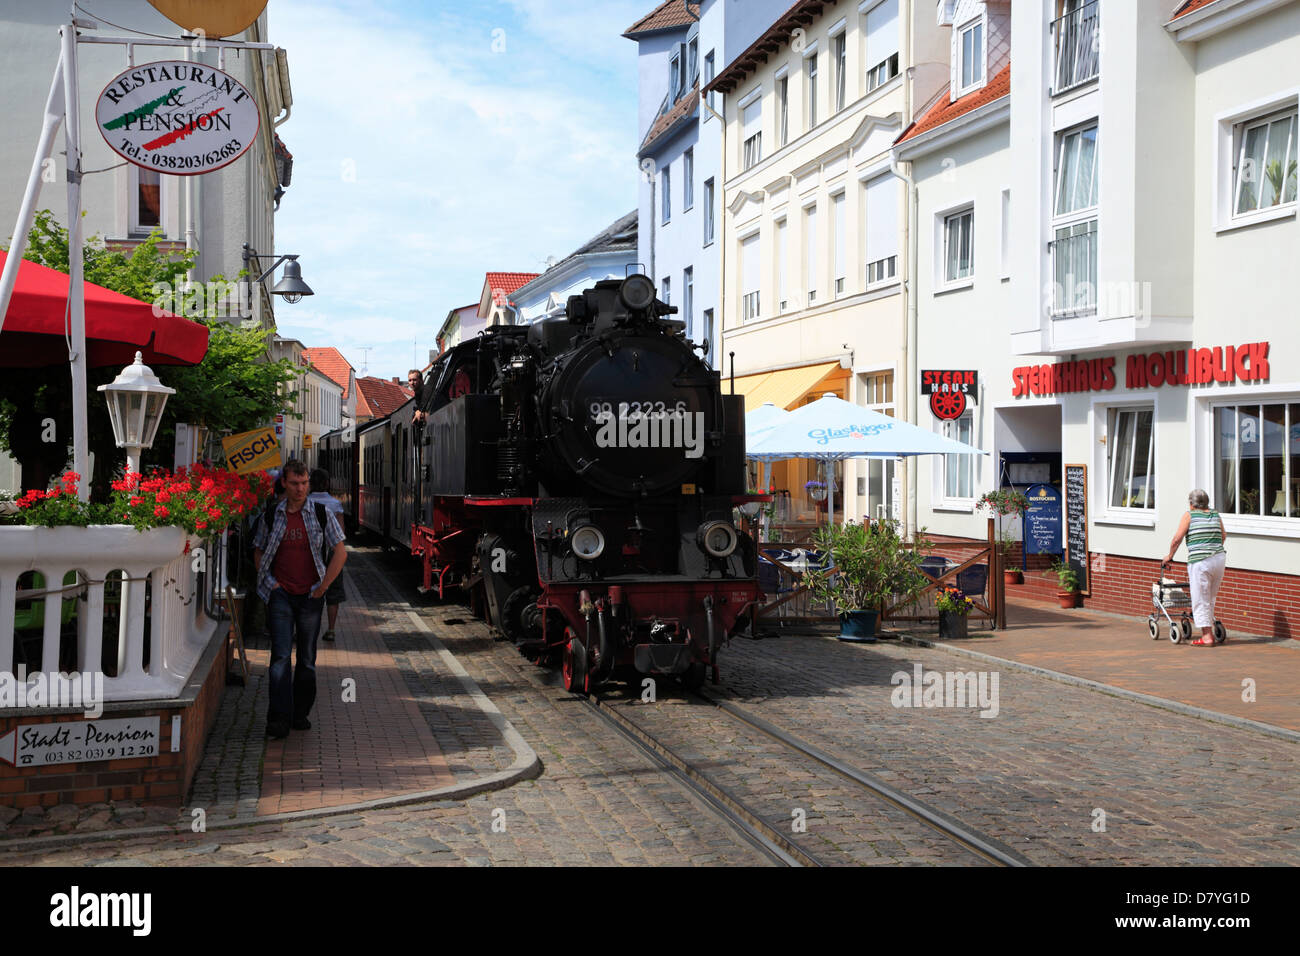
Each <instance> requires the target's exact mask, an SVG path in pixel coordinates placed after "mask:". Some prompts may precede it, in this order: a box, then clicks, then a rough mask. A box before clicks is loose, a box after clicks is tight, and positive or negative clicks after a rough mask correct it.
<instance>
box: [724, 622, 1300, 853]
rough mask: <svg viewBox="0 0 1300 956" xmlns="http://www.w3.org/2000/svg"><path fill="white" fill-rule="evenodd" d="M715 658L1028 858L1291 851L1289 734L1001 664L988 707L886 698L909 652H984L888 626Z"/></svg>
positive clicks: (1297, 795) (950, 662)
mask: <svg viewBox="0 0 1300 956" xmlns="http://www.w3.org/2000/svg"><path fill="white" fill-rule="evenodd" d="M725 660H726V675H727V676H726V678H725V679H724V685H723V688H722V689H721V694H720V696H722V697H723V698H724V699H730V700H733V701H735V702H736V703H738V704H742V705H743V706H744V707H745V708H746V709H748V710H750V711H752V712H754V713H756V714H757V715H758V716H761V717H763V718H765V719H767V720H769V721H771V722H772V723H774V724H777V725H778V726H781V727H784V728H786V729H788V730H790V731H791V732H793V733H795V734H797V735H799V736H801V737H803V738H804V739H805V740H807V741H808V742H809V743H811V744H813V745H815V746H819V747H823V748H825V749H826V750H828V751H830V752H832V753H834V754H836V755H838V756H840V757H842V758H844V759H845V760H847V761H848V762H849V763H850V764H852V765H854V766H857V767H859V768H861V769H862V770H865V771H867V772H869V773H873V774H875V775H877V776H879V777H880V778H882V779H884V780H886V781H888V782H890V783H892V784H894V785H895V786H897V787H899V788H900V789H902V790H904V791H905V792H908V793H911V794H912V795H913V796H916V797H917V798H919V799H922V800H924V801H925V802H927V803H929V804H930V805H931V806H933V807H936V808H938V809H941V810H943V811H945V812H947V813H949V814H951V815H953V816H955V817H957V818H958V819H960V820H962V821H963V822H964V823H966V824H968V825H970V826H972V827H974V828H975V829H977V830H980V831H982V832H984V833H986V834H988V835H989V836H991V837H993V838H995V839H999V840H1001V841H1003V842H1004V843H1006V844H1007V845H1009V846H1010V847H1012V848H1013V849H1016V850H1019V851H1020V852H1021V853H1023V854H1024V855H1025V856H1026V857H1028V858H1029V859H1030V860H1032V861H1034V862H1035V863H1039V864H1063V863H1076V864H1077V863H1082V864H1092V863H1113V864H1162V865H1177V864H1183V863H1191V864H1235V865H1251V864H1261V863H1272V864H1286V863H1290V864H1294V863H1296V862H1297V860H1300V830H1297V819H1300V746H1298V745H1296V744H1295V743H1293V742H1290V741H1287V740H1280V739H1277V738H1273V737H1269V736H1266V735H1263V734H1260V733H1257V732H1255V731H1252V730H1247V729H1238V728H1235V727H1225V726H1222V725H1216V724H1212V723H1209V722H1207V721H1203V720H1198V719H1195V718H1192V717H1188V716H1186V715H1182V714H1176V713H1171V712H1168V711H1164V710H1161V709H1157V708H1154V707H1149V706H1146V705H1143V704H1139V703H1136V702H1133V701H1129V700H1124V699H1122V698H1116V697H1112V696H1109V695H1104V694H1099V693H1097V692H1096V691H1092V690H1088V689H1086V688H1080V687H1072V686H1069V685H1064V684H1061V683H1059V682H1055V681H1051V680H1046V679H1043V678H1040V677H1037V676H1035V675H1032V674H1027V673H1024V672H1020V671H1016V670H1013V669H1011V668H1003V669H1002V670H1001V671H1000V672H998V676H999V684H998V698H999V700H998V703H999V707H998V711H997V714H996V716H994V717H989V718H984V717H981V716H979V711H978V710H977V709H974V708H955V707H933V708H927V707H921V708H913V707H903V708H899V707H895V706H894V705H893V704H892V702H891V696H892V694H893V692H894V691H895V690H897V689H898V688H897V686H896V685H895V684H894V683H892V682H891V681H892V679H893V678H894V675H895V674H898V673H900V672H902V673H905V674H907V675H908V676H909V678H910V677H912V676H913V675H914V670H913V665H914V664H917V663H919V664H920V665H921V666H922V668H923V670H924V671H938V672H940V673H949V672H969V671H974V670H977V669H990V668H995V665H993V664H989V663H983V662H974V661H972V660H970V659H969V658H965V657H961V656H958V655H955V654H950V653H947V652H944V651H942V650H939V649H927V648H918V647H912V646H902V645H898V644H894V643H892V642H880V643H877V644H873V645H848V644H842V643H840V642H838V641H835V640H833V639H829V638H824V637H814V636H793V635H790V636H783V637H780V638H778V639H770V640H760V641H750V640H737V641H733V642H732V643H731V645H730V647H729V648H728V649H727V657H726V659H725ZM1099 811H1100V812H1099ZM1102 814H1104V818H1103V817H1102ZM1103 821H1104V825H1105V830H1104V831H1100V830H1096V829H1094V825H1098V826H1099V825H1100V823H1101V822H1103Z"/></svg>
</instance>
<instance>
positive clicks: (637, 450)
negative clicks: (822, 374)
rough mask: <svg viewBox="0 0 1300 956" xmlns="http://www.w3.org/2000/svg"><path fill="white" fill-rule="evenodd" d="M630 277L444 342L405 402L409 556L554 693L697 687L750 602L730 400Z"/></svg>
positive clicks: (751, 563)
mask: <svg viewBox="0 0 1300 956" xmlns="http://www.w3.org/2000/svg"><path fill="white" fill-rule="evenodd" d="M675 311H676V310H675V309H673V308H671V307H669V306H667V305H665V304H664V303H662V302H660V301H658V300H657V299H656V297H655V290H654V285H653V283H652V282H651V281H650V280H649V279H648V278H647V277H645V276H643V275H634V276H631V277H629V278H627V279H624V280H622V281H618V280H608V281H603V282H598V283H597V284H596V285H595V287H594V288H591V289H587V290H586V291H585V292H584V293H583V294H582V295H579V296H572V297H571V298H570V299H569V301H568V304H567V308H566V310H565V314H563V315H560V316H556V317H552V318H546V319H543V320H541V321H538V322H536V323H534V324H532V325H529V326H500V327H494V328H490V329H488V330H486V331H485V332H484V333H482V334H480V335H479V336H478V337H476V338H475V339H473V340H471V341H468V342H464V343H461V344H460V345H458V346H455V347H454V348H452V349H450V350H449V351H448V352H446V353H445V354H444V355H442V356H441V357H440V358H439V360H438V361H437V362H436V363H435V364H434V365H433V367H432V368H431V369H430V371H429V374H428V377H427V379H426V380H425V383H424V386H423V388H422V394H421V396H420V401H419V404H420V410H421V411H423V412H424V415H425V416H426V417H425V421H424V427H423V430H422V433H420V439H419V441H418V443H417V445H416V448H415V451H417V452H418V458H417V460H416V465H415V473H416V474H417V475H418V478H417V482H416V483H417V485H418V493H417V495H416V509H417V512H418V514H419V520H417V521H415V522H414V526H413V527H412V529H411V532H410V534H411V538H410V544H411V548H412V551H413V552H414V553H415V554H416V555H417V556H418V557H420V558H421V559H422V561H423V568H424V586H425V588H428V589H437V590H438V591H439V592H440V593H443V594H446V593H447V592H448V590H449V588H451V587H452V586H456V585H459V586H461V587H465V588H469V589H470V590H471V591H472V592H473V593H474V594H475V595H476V596H477V599H478V600H479V601H480V602H481V609H482V611H483V613H484V614H485V615H486V617H487V618H488V620H489V622H490V623H491V624H492V625H493V626H494V627H495V628H497V629H498V630H499V631H500V633H501V634H503V635H504V636H506V637H508V638H510V639H511V640H513V641H514V642H515V643H516V644H518V645H519V646H520V647H521V649H523V650H524V651H525V652H527V653H529V654H534V655H538V656H542V655H557V656H560V657H561V658H562V660H563V673H564V681H565V686H566V687H567V688H569V689H570V690H574V691H586V690H588V689H590V688H592V687H594V686H595V685H597V684H599V683H600V682H602V681H604V680H607V679H609V678H611V677H621V678H630V677H635V676H636V675H637V674H669V675H677V676H679V677H680V678H681V679H682V680H683V681H684V682H685V683H686V684H688V685H698V684H699V683H702V682H703V680H704V678H705V675H706V672H707V670H708V669H709V668H712V671H713V677H714V680H716V679H717V658H718V649H719V647H720V646H721V644H722V642H723V641H724V640H725V639H726V638H727V637H728V636H729V635H730V634H731V633H732V632H733V631H734V629H735V628H736V627H737V625H738V623H739V622H741V621H742V619H743V618H744V617H745V616H747V614H748V612H749V610H750V608H751V606H752V605H753V604H754V602H756V601H757V600H758V598H759V591H758V587H757V583H756V580H755V569H756V568H755V549H754V546H753V543H752V542H751V541H750V539H749V538H748V537H747V536H746V535H744V534H743V533H742V532H740V531H739V530H738V529H737V528H736V527H735V526H734V524H733V521H732V508H733V506H734V505H736V504H738V503H742V502H744V501H747V500H750V499H749V498H747V497H746V493H745V492H746V488H745V484H746V479H745V467H744V447H745V437H744V405H743V399H742V398H741V397H740V396H728V395H724V394H722V388H721V383H720V381H719V376H718V373H717V372H715V371H713V370H712V369H710V368H709V366H708V365H707V364H706V363H705V362H704V361H703V360H702V359H701V358H700V357H699V356H698V355H697V354H696V346H694V345H693V344H692V343H691V342H689V341H688V340H687V339H686V337H685V335H684V333H683V323H681V322H680V321H677V320H674V319H671V318H668V316H670V315H671V314H673V313H674V312H675Z"/></svg>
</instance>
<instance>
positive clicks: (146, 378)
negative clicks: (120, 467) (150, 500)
mask: <svg viewBox="0 0 1300 956" xmlns="http://www.w3.org/2000/svg"><path fill="white" fill-rule="evenodd" d="M99 390H100V391H101V392H104V393H105V398H106V399H107V400H108V416H109V418H110V419H112V422H113V438H114V439H115V440H116V441H117V447H118V448H125V449H126V450H127V452H126V457H127V468H129V469H130V470H131V471H134V472H139V470H140V450H141V449H143V448H149V447H151V446H152V445H153V439H154V435H156V434H157V433H158V425H159V423H160V422H162V413H163V408H165V407H166V405H167V396H168V395H174V394H175V393H176V389H174V388H168V387H167V386H166V385H164V384H163V383H162V382H160V381H158V376H157V375H155V374H154V373H153V371H152V370H151V369H150V368H149V366H147V365H145V364H144V359H143V356H142V355H141V354H140V353H139V352H136V353H135V361H134V362H133V363H131V364H130V365H128V366H127V367H126V368H124V369H122V372H121V374H120V375H118V376H117V378H115V379H114V380H113V383H112V384H111V385H101V386H99Z"/></svg>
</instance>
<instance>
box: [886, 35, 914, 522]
mask: <svg viewBox="0 0 1300 956" xmlns="http://www.w3.org/2000/svg"><path fill="white" fill-rule="evenodd" d="M906 22H907V34H908V36H907V44H906V46H907V50H908V59H909V60H910V59H911V53H912V50H911V33H912V25H911V21H910V20H907V21H906ZM914 69H915V68H914V67H912V66H909V67H908V68H907V72H908V78H907V82H906V83H904V84H903V115H904V117H906V119H907V122H909V123H910V122H911V121H912V79H913V75H914ZM907 165H908V169H909V172H908V173H904V172H903V170H902V169H901V168H900V166H899V164H898V155H897V154H896V153H894V152H893V151H892V150H891V151H890V154H889V171H890V172H891V173H893V174H894V175H895V176H897V177H898V178H899V179H901V180H903V182H905V183H907V280H906V282H905V283H904V285H903V294H904V296H905V298H906V301H907V309H906V317H905V319H904V323H905V324H904V328H903V374H904V375H905V376H906V380H905V382H904V386H903V387H902V388H900V389H898V394H899V395H900V396H902V397H903V400H904V401H903V406H904V407H903V415H904V420H905V421H906V422H907V423H908V424H909V425H915V424H917V402H916V401H915V400H914V397H915V396H914V394H913V391H914V389H915V390H918V394H919V388H920V386H919V384H918V382H919V376H918V374H917V356H916V350H917V314H916V312H917V310H916V303H917V293H916V281H917V256H918V251H919V248H920V241H919V240H920V234H919V232H918V231H917V230H918V225H917V220H918V203H917V190H916V181H915V180H914V179H913V178H912V176H911V174H910V170H911V167H912V164H911V163H908V164H907ZM904 468H906V469H907V513H906V521H905V525H904V531H905V533H909V534H910V533H912V532H913V531H915V529H916V527H917V510H918V509H917V502H916V497H917V468H916V462H915V461H914V460H912V459H908V460H906V461H905V463H904Z"/></svg>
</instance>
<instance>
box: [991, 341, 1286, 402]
mask: <svg viewBox="0 0 1300 956" xmlns="http://www.w3.org/2000/svg"><path fill="white" fill-rule="evenodd" d="M1115 362H1116V359H1115V356H1113V355H1109V356H1106V357H1105V358H1095V359H1080V360H1078V361H1076V362H1054V363H1052V364H1050V365H1023V366H1021V367H1020V368H1016V369H1012V371H1011V382H1012V387H1011V395H1012V397H1013V398H1019V397H1020V396H1022V395H1058V394H1062V393H1066V392H1108V391H1110V390H1111V389H1113V388H1114V387H1115V385H1116V375H1115ZM1266 381H1268V343H1267V342H1251V343H1249V344H1247V345H1237V346H1232V345H1225V346H1215V347H1214V348H1206V349H1173V350H1170V351H1166V352H1146V353H1142V354H1139V355H1130V356H1128V358H1127V359H1126V360H1125V362H1124V387H1125V388H1159V387H1160V386H1161V385H1209V384H1211V383H1213V382H1266Z"/></svg>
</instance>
